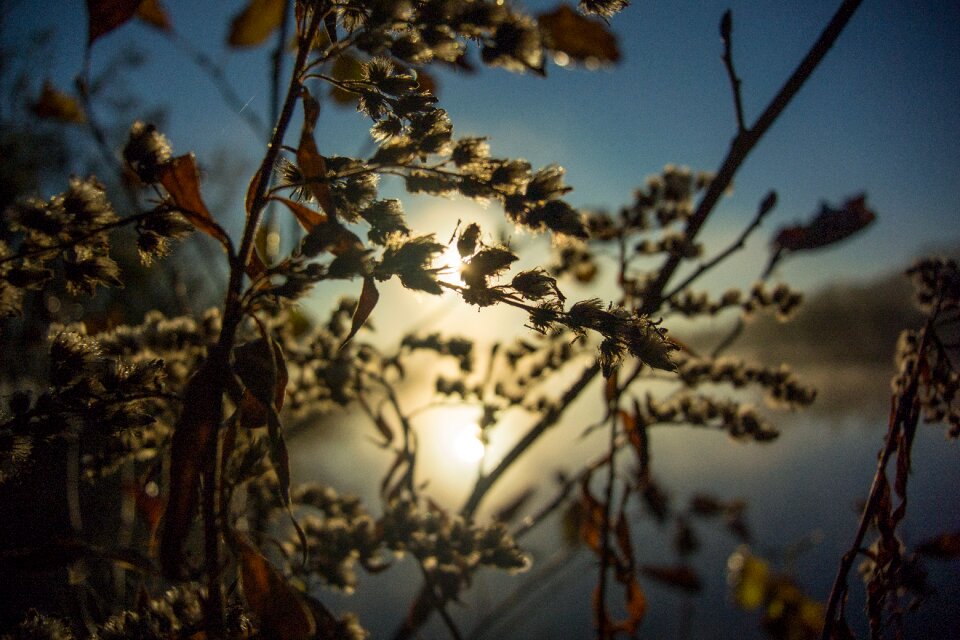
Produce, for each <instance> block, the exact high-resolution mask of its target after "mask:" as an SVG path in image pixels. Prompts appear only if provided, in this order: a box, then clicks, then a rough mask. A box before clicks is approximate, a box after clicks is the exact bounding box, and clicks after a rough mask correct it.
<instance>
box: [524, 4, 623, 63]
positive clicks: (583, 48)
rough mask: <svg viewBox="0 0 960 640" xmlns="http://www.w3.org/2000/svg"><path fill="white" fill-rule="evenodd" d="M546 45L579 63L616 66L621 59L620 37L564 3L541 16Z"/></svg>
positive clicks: (540, 23)
mask: <svg viewBox="0 0 960 640" xmlns="http://www.w3.org/2000/svg"><path fill="white" fill-rule="evenodd" d="M537 22H538V23H539V25H540V33H541V35H542V37H543V43H544V46H545V47H547V48H548V49H553V50H554V51H561V52H563V53H565V54H567V55H568V56H570V58H571V59H572V60H575V61H577V62H592V63H594V64H595V63H614V62H617V61H619V60H620V48H619V47H618V46H617V37H616V36H615V35H614V34H613V33H612V32H611V31H610V30H609V29H608V28H607V26H606V24H604V22H603V21H602V20H597V19H595V18H587V17H585V16H582V15H580V14H579V13H577V12H576V11H575V10H574V9H573V8H572V7H570V5H567V4H561V5H560V6H558V7H557V8H556V9H555V10H553V11H551V12H550V13H542V14H540V15H539V16H537Z"/></svg>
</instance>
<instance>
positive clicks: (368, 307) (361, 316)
mask: <svg viewBox="0 0 960 640" xmlns="http://www.w3.org/2000/svg"><path fill="white" fill-rule="evenodd" d="M378 300H380V292H379V291H377V283H376V281H375V280H374V279H373V276H367V277H366V278H364V279H363V290H361V291H360V300H359V301H358V302H357V308H356V309H355V310H354V312H353V321H352V322H351V323H350V333H348V334H347V337H346V338H344V339H343V342H342V343H340V348H341V349H343V346H344V345H345V344H347V343H348V342H350V339H351V338H353V336H355V335H357V331H360V327H362V326H363V323H364V322H366V321H367V318H369V317H370V313H371V312H372V311H373V308H374V307H376V306H377V301H378Z"/></svg>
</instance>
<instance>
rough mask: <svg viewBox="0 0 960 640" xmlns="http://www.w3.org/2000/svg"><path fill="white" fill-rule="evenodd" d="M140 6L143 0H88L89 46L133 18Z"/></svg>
mask: <svg viewBox="0 0 960 640" xmlns="http://www.w3.org/2000/svg"><path fill="white" fill-rule="evenodd" d="M140 4H141V0H87V15H88V16H89V18H90V23H89V28H88V30H87V46H88V47H89V46H90V45H92V44H93V41H94V40H96V39H97V38H99V37H100V36H102V35H106V34H107V33H110V32H111V31H113V30H114V29H116V28H117V27H119V26H120V25H122V24H123V23H125V22H126V21H127V20H129V19H130V18H132V17H133V15H134V14H135V13H136V12H137V9H138V8H139V6H140Z"/></svg>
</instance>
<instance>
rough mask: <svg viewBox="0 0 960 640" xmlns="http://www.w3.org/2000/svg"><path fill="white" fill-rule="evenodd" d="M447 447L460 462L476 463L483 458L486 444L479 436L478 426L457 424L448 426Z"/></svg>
mask: <svg viewBox="0 0 960 640" xmlns="http://www.w3.org/2000/svg"><path fill="white" fill-rule="evenodd" d="M450 430H451V433H450V440H449V443H448V447H449V449H450V453H451V454H453V456H454V457H456V458H457V459H458V460H459V461H460V462H465V463H467V464H476V463H477V462H480V461H481V460H483V456H484V454H485V453H486V450H487V446H486V445H485V444H484V443H483V440H482V438H481V435H482V434H481V431H480V427H478V426H477V425H475V424H459V425H452V426H451V427H450Z"/></svg>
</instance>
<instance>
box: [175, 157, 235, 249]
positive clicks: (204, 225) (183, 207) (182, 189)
mask: <svg viewBox="0 0 960 640" xmlns="http://www.w3.org/2000/svg"><path fill="white" fill-rule="evenodd" d="M158 181H159V182H160V184H162V185H163V188H164V189H166V190H167V193H169V194H170V197H171V198H172V199H173V203H174V204H175V205H177V208H178V209H180V212H181V213H183V215H184V216H186V218H187V219H188V220H189V221H190V222H191V223H192V224H193V226H195V227H196V228H197V229H200V231H203V232H204V233H206V234H207V235H209V236H211V237H213V238H216V239H217V240H218V241H219V242H220V244H222V245H223V246H224V248H227V247H229V246H230V241H229V238H227V234H226V233H224V231H223V229H222V228H221V227H220V225H218V224H217V223H216V222H214V220H213V216H212V215H210V211H209V210H208V209H207V205H206V204H204V202H203V197H202V196H201V195H200V170H199V168H198V167H197V159H196V158H195V157H194V155H193V154H192V153H188V154H185V155H182V156H178V157H176V158H173V159H172V160H171V161H170V162H168V163H167V164H165V165H163V167H161V169H160V174H159V180H158Z"/></svg>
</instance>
